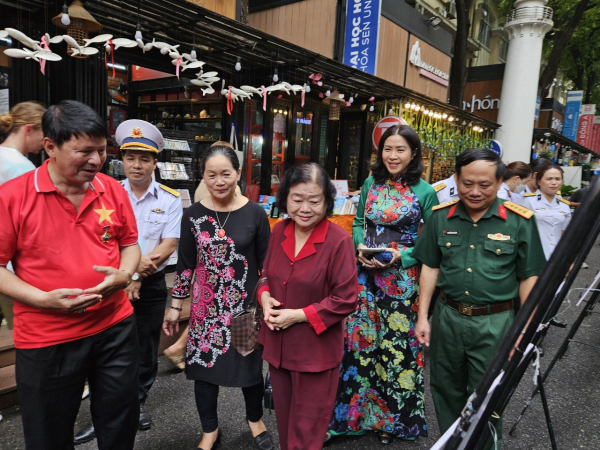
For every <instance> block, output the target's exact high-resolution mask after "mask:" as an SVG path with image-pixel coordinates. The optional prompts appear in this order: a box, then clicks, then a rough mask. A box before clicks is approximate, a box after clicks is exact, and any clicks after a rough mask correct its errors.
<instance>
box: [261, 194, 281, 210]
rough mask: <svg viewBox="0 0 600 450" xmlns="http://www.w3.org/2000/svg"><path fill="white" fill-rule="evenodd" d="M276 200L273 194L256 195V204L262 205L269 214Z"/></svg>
mask: <svg viewBox="0 0 600 450" xmlns="http://www.w3.org/2000/svg"><path fill="white" fill-rule="evenodd" d="M276 200H277V198H276V197H275V196H274V195H261V196H259V197H258V204H259V205H260V206H262V207H263V209H264V210H265V212H266V213H267V214H270V212H271V208H272V206H273V204H274V203H275V201H276Z"/></svg>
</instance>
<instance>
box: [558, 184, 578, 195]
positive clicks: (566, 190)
mask: <svg viewBox="0 0 600 450" xmlns="http://www.w3.org/2000/svg"><path fill="white" fill-rule="evenodd" d="M576 190H577V188H576V187H575V186H570V185H568V184H563V185H562V186H561V187H560V195H561V196H563V197H570V196H571V195H573V192H575V191H576Z"/></svg>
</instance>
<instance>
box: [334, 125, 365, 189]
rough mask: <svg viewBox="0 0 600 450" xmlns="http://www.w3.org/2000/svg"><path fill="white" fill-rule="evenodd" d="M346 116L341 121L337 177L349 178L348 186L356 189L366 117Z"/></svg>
mask: <svg viewBox="0 0 600 450" xmlns="http://www.w3.org/2000/svg"><path fill="white" fill-rule="evenodd" d="M349 116H350V115H349V114H348V115H346V117H344V118H342V120H341V121H340V151H339V153H338V173H337V178H338V179H340V180H348V188H349V189H350V190H351V191H354V190H356V189H358V188H360V186H359V185H358V174H359V172H358V166H359V158H360V152H361V143H362V133H363V122H364V118H363V117H362V115H361V116H359V117H352V118H350V117H349Z"/></svg>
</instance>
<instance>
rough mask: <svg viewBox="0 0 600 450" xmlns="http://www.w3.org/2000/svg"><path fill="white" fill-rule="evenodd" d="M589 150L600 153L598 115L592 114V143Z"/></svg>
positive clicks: (599, 123)
mask: <svg viewBox="0 0 600 450" xmlns="http://www.w3.org/2000/svg"><path fill="white" fill-rule="evenodd" d="M590 150H591V151H593V152H594V153H600V116H594V127H593V130H592V145H591V147H590Z"/></svg>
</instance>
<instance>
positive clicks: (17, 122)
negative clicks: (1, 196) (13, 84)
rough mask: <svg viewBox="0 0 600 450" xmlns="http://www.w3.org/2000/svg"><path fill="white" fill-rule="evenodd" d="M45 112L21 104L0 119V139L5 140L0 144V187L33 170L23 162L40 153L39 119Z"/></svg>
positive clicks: (43, 109) (26, 162)
mask: <svg viewBox="0 0 600 450" xmlns="http://www.w3.org/2000/svg"><path fill="white" fill-rule="evenodd" d="M45 112H46V108H44V107H43V106H42V105H40V104H39V103H34V102H23V103H18V104H16V105H15V106H13V107H12V109H11V110H10V112H9V113H8V114H2V115H0V135H2V136H4V137H6V139H4V142H2V144H0V185H2V184H4V183H6V182H7V181H9V180H12V179H13V178H16V177H18V176H20V175H23V174H24V173H25V172H29V171H30V170H33V169H35V166H34V165H33V163H32V162H31V161H29V160H28V159H27V154H28V153H34V154H38V153H39V152H40V151H41V150H42V143H43V141H44V134H43V133H42V116H43V115H44V113H45Z"/></svg>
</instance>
